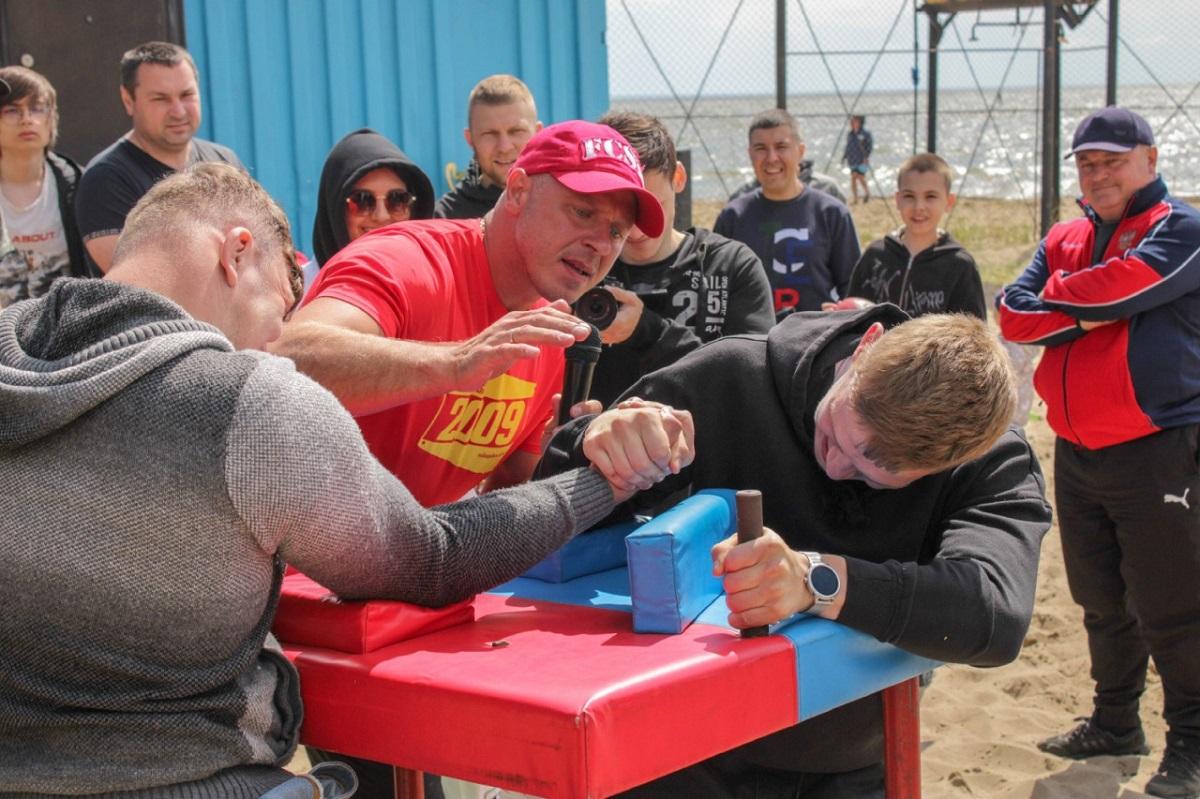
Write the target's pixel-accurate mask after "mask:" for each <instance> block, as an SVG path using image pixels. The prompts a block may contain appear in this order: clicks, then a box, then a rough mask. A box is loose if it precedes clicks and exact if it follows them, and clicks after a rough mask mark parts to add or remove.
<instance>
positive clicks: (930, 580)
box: [539, 305, 1050, 773]
mask: <svg viewBox="0 0 1200 799" xmlns="http://www.w3.org/2000/svg"><path fill="white" fill-rule="evenodd" d="M905 319H906V317H905V316H904V314H902V313H901V312H900V311H899V310H897V309H896V307H895V306H893V305H875V306H872V307H870V308H867V309H866V310H863V311H856V312H846V313H832V314H831V313H796V314H793V315H792V316H790V317H788V318H787V319H785V320H784V321H783V322H781V323H779V324H777V325H775V327H773V328H772V329H771V331H770V332H769V333H767V334H766V335H736V336H726V337H723V338H720V339H718V340H717V341H714V342H712V343H711V344H707V345H705V346H704V347H701V348H700V349H698V350H695V351H694V352H691V353H689V354H688V355H685V356H684V357H683V358H682V359H680V360H679V361H677V362H676V363H674V364H672V365H671V366H668V367H666V368H664V369H660V370H658V371H657V372H653V373H652V374H649V375H647V376H646V377H644V378H642V379H641V380H640V381H638V382H637V383H635V384H634V385H633V387H632V388H630V389H629V391H628V392H626V396H638V397H642V398H644V399H648V400H655V401H658V402H663V403H666V404H668V405H671V406H673V407H676V408H685V409H687V410H689V411H691V412H692V415H693V418H694V420H695V430H696V440H695V444H696V457H695V460H694V461H693V462H692V464H691V465H690V466H689V467H687V468H686V469H684V470H683V471H682V472H680V474H678V475H675V476H670V477H667V478H666V479H665V480H663V481H662V482H661V483H659V484H658V485H657V486H655V487H654V488H652V489H650V490H649V491H646V492H642V493H641V494H638V495H637V496H635V497H634V501H635V503H637V504H638V507H637V508H634V509H635V510H637V509H642V507H643V506H644V505H647V504H651V503H654V502H656V501H661V498H663V497H665V496H670V495H677V494H679V493H680V491H681V490H691V491H697V490H699V489H703V488H734V489H743V488H755V489H759V490H760V491H762V492H763V522H764V524H765V525H766V526H767V527H769V528H771V529H772V530H774V531H775V532H777V533H779V535H780V536H782V537H783V539H784V540H785V541H786V542H787V543H788V546H790V547H792V548H793V549H796V550H800V551H815V552H823V553H832V554H840V555H844V556H845V557H846V569H847V579H846V600H845V605H844V606H843V608H842V611H841V614H840V616H839V617H838V620H837V623H839V624H844V625H846V626H847V627H851V628H853V629H855V630H859V631H861V632H864V633H867V634H868V635H872V636H874V637H875V638H877V639H878V640H880V641H883V642H885V643H890V644H895V645H896V646H898V647H901V648H902V649H906V650H908V651H910V652H913V653H915V654H918V655H922V656H924V657H928V658H933V659H936V660H944V661H949V662H956V663H968V664H971V665H975V666H997V665H1000V664H1003V663H1007V662H1009V661H1011V660H1013V659H1014V658H1015V657H1016V656H1017V654H1018V653H1019V652H1020V650H1021V644H1022V642H1023V640H1024V636H1025V632H1026V630H1027V629H1028V627H1029V621H1030V618H1031V617H1032V614H1033V600H1034V585H1035V581H1036V578H1037V566H1038V555H1039V552H1040V548H1041V541H1042V536H1043V535H1045V533H1046V530H1047V529H1048V528H1049V526H1050V507H1049V505H1048V504H1047V503H1046V500H1045V484H1044V482H1043V479H1042V473H1041V469H1040V467H1039V465H1038V461H1037V457H1036V456H1035V455H1034V453H1033V450H1032V448H1031V447H1030V446H1029V443H1028V442H1027V441H1026V440H1025V438H1024V437H1023V436H1022V434H1021V433H1020V432H1019V431H1018V430H1016V429H1015V428H1010V429H1009V430H1008V432H1006V433H1004V434H1003V435H1002V436H1001V437H1000V439H999V440H998V441H997V442H996V443H995V444H993V445H992V448H991V449H990V450H988V452H987V453H985V454H984V455H983V456H981V457H980V458H978V459H976V460H974V461H970V462H968V463H965V464H963V465H962V466H958V467H955V468H953V469H948V470H946V471H944V472H939V473H936V474H931V475H928V476H926V477H923V478H921V479H919V480H917V481H915V482H913V483H910V484H909V485H907V486H905V487H903V488H898V489H891V490H878V489H873V488H870V487H869V486H868V485H867V484H866V483H863V482H859V481H855V480H831V479H830V478H829V477H828V476H827V475H826V474H825V472H824V470H823V469H822V468H821V466H820V464H818V462H817V460H816V457H815V455H814V451H813V450H814V421H813V419H814V415H815V413H816V408H817V404H818V403H819V402H820V401H821V399H822V398H823V397H824V396H825V394H826V392H827V391H828V390H829V387H830V386H831V385H832V384H833V380H834V369H835V367H836V365H837V363H838V362H839V361H840V360H842V359H844V358H846V357H848V356H850V355H851V354H852V353H853V352H854V349H855V347H856V346H857V345H858V342H859V340H860V339H861V338H862V336H863V334H864V333H865V332H866V331H867V329H868V328H869V327H870V326H871V325H872V324H873V323H875V322H881V323H883V325H884V326H885V327H892V326H894V325H897V324H899V323H901V322H903V321H904V320H905ZM590 420H591V417H583V418H580V419H576V420H574V421H572V422H570V423H568V424H567V425H566V426H565V427H564V428H563V429H562V430H560V431H559V433H558V434H557V435H556V436H555V437H554V439H553V440H552V442H551V444H550V446H549V447H548V449H547V452H546V454H545V456H544V458H543V461H542V464H541V465H540V466H539V473H540V474H543V475H544V474H549V473H553V472H555V471H560V470H562V469H565V468H567V467H568V465H569V464H572V463H574V464H576V465H577V464H580V463H582V464H586V463H587V459H586V457H585V456H583V454H582V444H583V433H584V431H585V430H586V428H587V424H588V422H589V421H590ZM735 751H736V753H737V757H738V758H739V759H744V761H745V762H747V763H749V764H752V765H753V766H759V767H766V768H770V769H779V770H784V771H791V772H815V773H831V772H844V771H851V770H854V769H858V768H863V767H865V766H868V765H870V764H872V763H875V762H878V761H879V760H880V759H881V758H882V754H883V725H882V707H881V700H880V698H879V695H878V694H876V695H873V696H870V697H867V698H865V699H860V700H858V701H855V702H851V703H850V704H847V705H844V706H842V707H839V708H836V709H834V710H831V711H829V712H828V713H824V714H822V715H820V716H817V717H815V718H813V719H810V720H808V721H805V722H803V723H802V724H798V725H796V726H793V727H789V728H786V729H783V730H781V731H779V732H777V733H773V734H771V735H768V736H766V737H764V738H760V739H758V740H757V741H754V742H752V743H749V744H746V745H745V746H742V747H739V748H738V749H737V750H735Z"/></svg>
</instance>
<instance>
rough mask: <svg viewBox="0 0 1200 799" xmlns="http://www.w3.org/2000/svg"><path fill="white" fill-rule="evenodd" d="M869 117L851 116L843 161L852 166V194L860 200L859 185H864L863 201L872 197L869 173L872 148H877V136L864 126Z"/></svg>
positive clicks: (855, 198) (853, 198) (852, 196)
mask: <svg viewBox="0 0 1200 799" xmlns="http://www.w3.org/2000/svg"><path fill="white" fill-rule="evenodd" d="M866 121H867V118H866V117H864V116H863V115H861V114H855V115H854V116H852V117H850V132H849V133H848V134H846V150H845V152H844V153H842V161H844V162H845V163H846V165H847V166H849V167H850V196H851V198H852V200H853V201H854V202H858V187H859V186H862V191H863V200H862V201H863V202H866V201H867V200H869V199H871V189H870V188H868V187H867V173H868V172H870V171H871V150H873V149H875V137H874V136H872V135H871V131H869V130H867V129H866V128H864V127H863V123H864V122H866Z"/></svg>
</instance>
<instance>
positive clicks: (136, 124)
mask: <svg viewBox="0 0 1200 799" xmlns="http://www.w3.org/2000/svg"><path fill="white" fill-rule="evenodd" d="M199 81H200V76H199V73H198V72H197V71H196V62H195V61H193V60H192V56H191V54H190V53H188V51H187V50H185V49H183V48H182V47H180V46H179V45H177V44H172V43H170V42H146V43H144V44H139V45H138V46H137V47H134V48H132V49H130V50H127V51H126V52H125V54H124V55H123V56H122V57H121V102H122V103H123V104H124V105H125V113H127V114H128V115H129V118H130V121H131V123H132V127H131V128H130V130H129V132H127V133H126V134H125V135H123V136H122V137H121V138H119V139H117V140H116V142H114V143H113V144H112V146H110V147H109V148H108V149H106V150H104V151H103V152H101V153H100V154H99V155H97V156H96V157H95V158H93V159H92V160H91V161H90V162H89V163H88V165H87V169H86V170H84V173H83V178H82V179H81V180H80V181H79V191H78V193H77V194H76V196H75V212H76V216H77V221H78V225H79V233H80V235H81V236H82V237H83V243H84V249H85V250H86V251H87V256H88V259H89V261H90V262H91V263H92V264H93V265H94V266H95V267H96V268H98V269H99V270H100V271H101V272H107V271H108V268H109V266H110V264H111V263H112V254H113V248H114V247H116V246H117V237H118V236H119V235H120V233H121V228H123V227H124V226H125V216H126V215H127V214H128V213H129V211H130V209H131V208H133V206H134V205H135V204H136V203H137V201H138V200H139V199H141V197H142V195H143V194H145V193H146V192H147V191H148V190H149V189H150V187H151V186H153V185H154V184H155V183H157V182H158V181H160V180H162V179H163V178H165V177H167V176H168V175H171V174H174V173H175V172H178V171H180V170H182V169H185V168H187V167H188V166H189V165H191V164H197V163H203V162H222V163H227V164H232V165H233V166H235V167H237V168H238V169H241V170H243V171H245V167H243V166H242V162H241V161H239V160H238V157H237V155H235V154H234V152H233V150H230V149H229V148H228V147H225V146H223V145H220V144H214V143H213V142H210V141H205V140H204V139H200V138H196V131H197V130H198V129H199V127H200V118H201V112H200V85H199Z"/></svg>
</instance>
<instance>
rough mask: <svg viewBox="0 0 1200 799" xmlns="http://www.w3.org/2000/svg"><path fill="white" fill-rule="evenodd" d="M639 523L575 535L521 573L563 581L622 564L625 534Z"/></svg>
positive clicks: (623, 562) (556, 581)
mask: <svg viewBox="0 0 1200 799" xmlns="http://www.w3.org/2000/svg"><path fill="white" fill-rule="evenodd" d="M639 526H640V522H626V523H625V524H615V525H613V526H611V527H601V528H600V529H598V530H592V531H591V532H589V533H583V534H582V535H577V536H575V537H574V538H572V539H571V540H570V541H568V542H567V543H565V544H563V545H562V546H561V547H559V548H558V549H557V550H555V551H554V552H552V553H551V554H550V555H549V556H548V557H547V558H546V559H545V560H543V561H541V562H539V563H536V564H534V566H533V567H532V568H531V569H530V570H529V571H527V572H525V573H524V574H523V575H521V576H522V577H530V578H533V579H534V580H542V581H544V582H547V583H565V582H566V581H567V580H574V579H575V578H576V577H582V576H584V575H585V574H596V573H597V572H603V571H608V570H609V569H616V568H619V567H621V566H624V565H625V536H627V535H629V534H630V533H632V532H633V531H634V530H636V529H637V528H638V527H639Z"/></svg>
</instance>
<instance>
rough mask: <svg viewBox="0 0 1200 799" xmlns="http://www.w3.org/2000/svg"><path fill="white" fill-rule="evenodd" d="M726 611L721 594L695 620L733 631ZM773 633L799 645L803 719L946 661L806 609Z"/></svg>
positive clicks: (773, 628) (799, 713)
mask: <svg viewBox="0 0 1200 799" xmlns="http://www.w3.org/2000/svg"><path fill="white" fill-rule="evenodd" d="M728 615H729V609H728V608H727V607H726V606H725V597H724V595H722V596H721V598H720V601H718V602H713V603H712V604H711V605H709V606H708V608H707V609H706V610H705V611H704V613H702V614H700V616H699V618H697V619H696V621H697V622H699V623H702V624H711V625H714V626H717V627H725V628H726V629H731V628H730V626H729V621H728ZM771 634H772V635H781V636H783V637H785V638H787V639H788V640H789V641H791V642H792V646H794V647H795V649H796V682H797V685H796V688H797V690H796V696H797V697H799V704H800V707H799V708H798V709H797V716H798V718H799V719H800V720H801V721H804V720H805V719H810V718H812V717H813V716H816V715H817V714H819V713H824V712H825V711H827V710H832V709H833V708H835V707H839V706H841V705H844V704H846V703H847V702H851V701H853V700H855V699H858V698H860V697H863V696H867V695H868V694H872V693H874V692H876V691H882V690H883V689H884V688H887V687H888V686H889V685H895V684H896V683H898V682H902V681H904V680H906V679H908V678H910V677H915V676H917V675H918V674H921V673H922V672H926V671H929V670H930V669H935V668H937V667H938V666H940V665H942V664H941V662H940V661H937V660H930V659H929V658H924V657H921V656H920V655H914V654H912V653H910V652H905V651H904V650H903V649H899V648H898V647H895V646H892V645H891V644H884V643H881V642H880V641H878V640H876V639H875V638H874V637H873V636H870V635H867V634H866V633H863V632H859V631H858V630H852V629H850V628H849V627H846V626H844V625H841V624H838V623H837V622H836V621H829V620H828V619H822V618H819V617H816V616H806V615H804V614H803V613H801V614H797V615H795V616H793V617H791V618H790V619H785V620H784V621H782V622H780V623H779V624H778V625H774V624H773V625H771Z"/></svg>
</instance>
